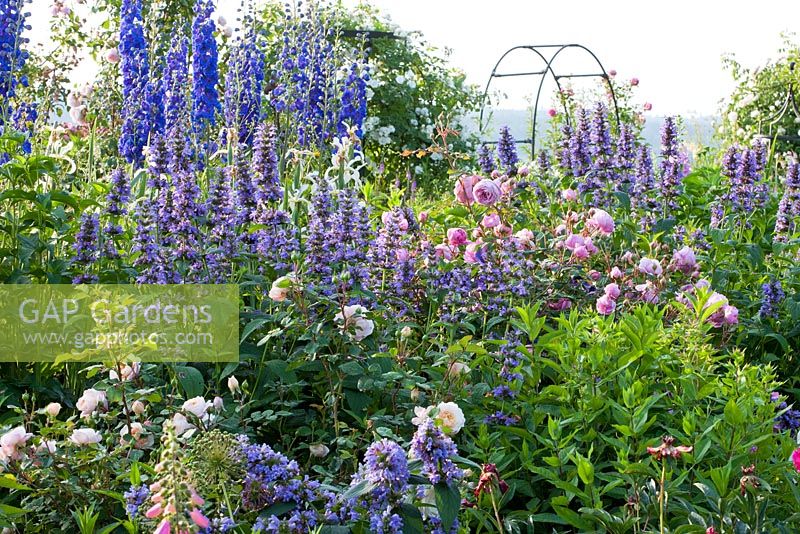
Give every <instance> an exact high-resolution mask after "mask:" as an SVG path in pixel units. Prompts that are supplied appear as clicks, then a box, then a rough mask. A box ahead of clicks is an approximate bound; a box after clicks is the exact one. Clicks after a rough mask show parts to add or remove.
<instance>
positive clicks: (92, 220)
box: [72, 212, 100, 284]
mask: <svg viewBox="0 0 800 534" xmlns="http://www.w3.org/2000/svg"><path fill="white" fill-rule="evenodd" d="M99 241H100V218H99V216H98V215H97V214H96V213H88V212H87V213H83V214H82V215H81V218H80V227H79V228H78V232H77V233H76V234H75V245H74V248H75V257H74V259H73V262H74V264H75V265H76V266H78V267H79V268H82V269H84V270H88V269H89V268H90V267H91V266H92V265H93V264H94V263H95V262H96V261H97V260H98V259H99V251H98V244H99ZM96 281H97V276H96V275H93V274H89V273H87V272H82V273H80V274H78V275H76V276H75V277H74V278H73V279H72V283H73V284H90V283H93V282H96Z"/></svg>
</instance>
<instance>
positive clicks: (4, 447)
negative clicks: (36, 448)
mask: <svg viewBox="0 0 800 534" xmlns="http://www.w3.org/2000/svg"><path fill="white" fill-rule="evenodd" d="M31 436H33V434H31V433H30V432H25V427H24V426H21V425H20V426H18V427H16V428H12V429H11V430H9V431H8V432H6V433H5V434H3V435H2V436H0V460H3V461H8V460H19V459H20V452H19V451H20V449H22V448H23V447H25V443H26V442H27V441H28V440H29V439H30V438H31Z"/></svg>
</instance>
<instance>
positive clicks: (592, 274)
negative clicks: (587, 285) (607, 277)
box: [589, 270, 601, 282]
mask: <svg viewBox="0 0 800 534" xmlns="http://www.w3.org/2000/svg"><path fill="white" fill-rule="evenodd" d="M600 276H601V274H600V272H599V271H595V270H591V271H589V278H591V279H592V280H594V281H595V282H597V281H598V280H600Z"/></svg>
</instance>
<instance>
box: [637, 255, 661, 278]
mask: <svg viewBox="0 0 800 534" xmlns="http://www.w3.org/2000/svg"><path fill="white" fill-rule="evenodd" d="M639 270H640V271H641V272H643V273H644V274H649V275H651V276H661V274H662V273H663V272H664V269H663V267H661V262H659V261H658V260H654V259H652V258H642V259H641V260H639Z"/></svg>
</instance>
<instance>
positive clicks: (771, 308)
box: [758, 280, 786, 318]
mask: <svg viewBox="0 0 800 534" xmlns="http://www.w3.org/2000/svg"><path fill="white" fill-rule="evenodd" d="M761 294H762V297H761V308H760V309H759V311H758V316H759V317H761V318H770V317H771V318H775V317H777V316H778V307H779V306H780V304H781V302H782V301H783V299H784V297H785V296H786V294H785V293H784V292H783V287H782V286H781V283H780V281H779V280H773V281H770V282H767V283H765V284H763V285H762V286H761Z"/></svg>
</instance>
